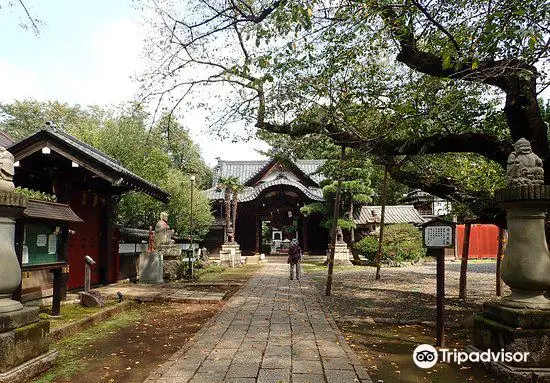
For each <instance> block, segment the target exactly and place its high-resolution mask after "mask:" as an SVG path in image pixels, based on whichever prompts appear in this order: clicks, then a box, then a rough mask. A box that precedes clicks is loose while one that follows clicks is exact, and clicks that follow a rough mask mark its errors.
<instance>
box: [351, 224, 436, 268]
mask: <svg viewBox="0 0 550 383" xmlns="http://www.w3.org/2000/svg"><path fill="white" fill-rule="evenodd" d="M355 248H356V249H357V250H358V251H359V253H360V254H361V255H363V256H365V257H366V258H367V259H369V260H371V261H373V260H375V258H376V253H377V251H378V236H377V235H368V236H366V237H364V238H363V239H361V240H360V241H359V242H357V243H356V244H355ZM425 254H426V251H425V249H424V247H423V246H422V233H421V231H420V230H419V229H418V228H416V227H414V226H413V225H411V224H408V223H398V224H394V225H388V226H386V227H385V228H384V242H383V245H382V261H396V262H405V261H409V262H410V261H415V260H418V259H420V258H422V257H423V256H424V255H425Z"/></svg>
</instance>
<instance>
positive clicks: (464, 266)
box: [458, 222, 472, 299]
mask: <svg viewBox="0 0 550 383" xmlns="http://www.w3.org/2000/svg"><path fill="white" fill-rule="evenodd" d="M471 227H472V224H471V223H469V222H468V223H466V224H465V225H464V241H463V245H462V260H461V261H460V281H459V285H458V298H460V299H466V295H467V294H466V288H467V287H466V274H467V272H468V256H469V254H470V230H471Z"/></svg>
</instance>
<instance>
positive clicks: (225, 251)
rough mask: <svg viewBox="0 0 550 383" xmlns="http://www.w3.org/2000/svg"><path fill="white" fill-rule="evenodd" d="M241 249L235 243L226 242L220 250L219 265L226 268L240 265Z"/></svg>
mask: <svg viewBox="0 0 550 383" xmlns="http://www.w3.org/2000/svg"><path fill="white" fill-rule="evenodd" d="M240 261H241V248H240V247H239V244H238V243H237V242H226V243H224V244H223V245H222V248H221V250H220V264H221V265H222V266H227V267H239V266H240V265H241V263H240Z"/></svg>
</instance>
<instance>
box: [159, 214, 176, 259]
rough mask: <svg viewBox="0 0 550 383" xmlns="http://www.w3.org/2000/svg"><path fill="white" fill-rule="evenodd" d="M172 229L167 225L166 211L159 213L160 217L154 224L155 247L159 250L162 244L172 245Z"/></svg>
mask: <svg viewBox="0 0 550 383" xmlns="http://www.w3.org/2000/svg"><path fill="white" fill-rule="evenodd" d="M173 236H174V230H172V229H170V225H168V213H166V212H164V211H163V212H162V213H160V219H159V221H158V222H157V224H156V225H155V249H157V250H160V248H161V246H163V245H173V244H174V240H173V239H172V237H173Z"/></svg>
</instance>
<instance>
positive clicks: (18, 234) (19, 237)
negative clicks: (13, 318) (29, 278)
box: [11, 220, 25, 302]
mask: <svg viewBox="0 0 550 383" xmlns="http://www.w3.org/2000/svg"><path fill="white" fill-rule="evenodd" d="M24 233H25V224H24V223H23V222H21V221H20V220H16V221H15V254H16V255H17V260H18V261H19V266H20V267H21V268H22V267H23V238H24V236H25V234H24ZM22 287H23V278H21V282H19V287H17V290H15V291H14V292H13V293H12V294H11V299H13V300H14V301H19V302H20V301H21V293H22Z"/></svg>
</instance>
